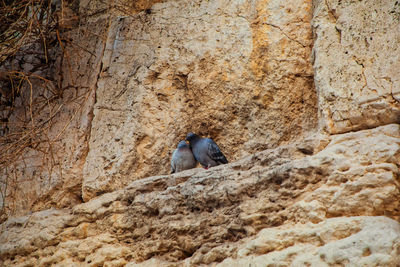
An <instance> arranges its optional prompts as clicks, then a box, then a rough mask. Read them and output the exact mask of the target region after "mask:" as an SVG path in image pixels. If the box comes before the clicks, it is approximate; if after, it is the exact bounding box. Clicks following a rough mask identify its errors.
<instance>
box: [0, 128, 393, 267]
mask: <svg viewBox="0 0 400 267" xmlns="http://www.w3.org/2000/svg"><path fill="white" fill-rule="evenodd" d="M320 138H321V139H320V141H318V142H314V143H313V144H307V143H304V142H301V143H294V144H292V145H288V146H281V147H278V148H276V149H270V150H266V151H263V152H259V153H256V154H254V155H252V156H249V157H247V158H244V159H242V160H240V161H237V162H234V163H231V164H228V165H223V166H218V167H214V168H211V169H210V170H202V169H192V170H188V171H184V172H181V173H178V174H174V175H168V176H155V177H150V178H146V179H142V180H138V181H135V182H133V183H131V184H130V185H129V186H127V187H125V188H124V189H121V190H117V191H114V192H112V193H107V194H104V195H102V196H100V197H97V198H94V199H92V200H90V201H88V202H87V203H84V204H80V205H77V206H75V207H74V208H73V209H72V210H64V211H54V210H53V211H51V210H50V211H43V212H39V213H34V214H32V215H31V216H27V217H22V218H15V219H12V220H11V219H10V220H9V221H8V222H7V223H4V224H3V225H2V232H1V235H0V241H1V242H0V243H1V245H0V255H1V258H2V259H4V264H5V265H17V264H20V265H21V266H23V265H27V264H33V265H37V264H45V263H51V264H68V265H71V266H73V265H79V264H86V265H88V266H97V265H102V264H106V263H107V264H109V265H110V266H119V265H123V264H126V263H130V265H132V266H134V264H135V263H140V262H144V263H143V264H148V265H150V266H151V264H168V265H166V266H169V264H172V266H173V265H174V264H176V265H182V264H185V265H188V266H190V265H198V264H211V263H215V262H221V265H223V266H225V265H226V266H228V265H230V264H231V263H233V262H237V263H238V264H242V263H254V264H261V263H262V262H264V261H266V262H268V261H270V262H273V261H277V262H279V263H281V264H283V265H285V264H289V265H290V264H307V263H310V264H324V265H326V266H329V265H334V264H339V263H342V264H350V265H351V264H355V263H356V262H363V263H365V264H367V265H371V266H382V265H385V264H389V266H390V264H392V263H394V262H397V261H398V259H399V252H398V248H399V246H400V243H399V242H400V241H399V240H400V239H399V238H398V236H399V235H400V226H399V223H398V222H396V221H395V220H393V219H396V220H398V218H399V215H400V210H399V204H400V191H399V184H398V182H399V181H398V178H397V177H398V175H399V170H398V162H399V155H400V154H399V151H400V127H399V125H396V124H392V125H388V126H383V127H378V128H375V129H371V130H365V131H359V132H356V133H348V134H342V135H336V136H331V137H329V139H330V141H329V140H328V139H325V137H322V136H321V137H320ZM328 142H329V143H328ZM321 144H322V146H321ZM324 144H325V145H324ZM304 147H308V150H307V151H309V153H307V154H312V155H307V154H304V153H303V152H304ZM301 151H303V152H301ZM380 215H386V216H388V217H391V218H392V219H389V218H387V217H377V216H380ZM43 216H45V219H42V220H40V218H42V217H43ZM348 216H353V217H348ZM368 216H369V217H368ZM333 217H335V218H333ZM47 224H49V225H47ZM27 225H29V227H27ZM50 225H51V228H49V229H47V228H48V227H49V226H50ZM385 233H386V234H385ZM22 236H29V238H28V239H26V241H25V240H24V238H22ZM372 240H373V242H372ZM150 258H152V259H151V260H149V259H150Z"/></svg>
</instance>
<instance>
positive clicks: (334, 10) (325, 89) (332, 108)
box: [313, 0, 400, 134]
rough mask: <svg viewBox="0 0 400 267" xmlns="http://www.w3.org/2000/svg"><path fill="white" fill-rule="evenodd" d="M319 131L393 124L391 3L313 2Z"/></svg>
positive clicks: (396, 33)
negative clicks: (321, 129) (320, 129)
mask: <svg viewBox="0 0 400 267" xmlns="http://www.w3.org/2000/svg"><path fill="white" fill-rule="evenodd" d="M314 7H315V8H314V18H313V28H314V34H315V43H314V59H315V62H314V68H315V85H316V89H317V91H318V104H319V109H320V119H321V127H322V128H324V129H325V130H326V131H328V132H329V133H333V134H335V133H342V132H348V131H353V130H359V129H366V128H371V127H376V126H378V125H384V124H388V123H393V122H396V123H398V122H399V117H400V111H399V109H400V102H399V101H400V97H399V89H400V73H399V71H398V70H399V69H400V46H399V41H400V27H399V18H400V6H399V2H397V1H358V2H357V1H341V0H338V1H336V0H329V1H322V0H321V1H319V0H317V1H314Z"/></svg>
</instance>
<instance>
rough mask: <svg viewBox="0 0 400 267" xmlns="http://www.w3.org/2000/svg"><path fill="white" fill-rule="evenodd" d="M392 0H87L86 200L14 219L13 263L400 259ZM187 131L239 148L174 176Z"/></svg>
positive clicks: (5, 229) (0, 234)
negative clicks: (89, 107)
mask: <svg viewBox="0 0 400 267" xmlns="http://www.w3.org/2000/svg"><path fill="white" fill-rule="evenodd" d="M396 3H397V2H396ZM396 3H393V2H392V1H378V2H376V1H361V2H354V1H333V0H332V1H331V0H328V1H319V0H315V1H313V2H312V3H311V1H297V0H291V1H279V0H276V1H275V0H274V1H257V0H253V1H245V0H241V1H205V0H203V1H179V0H176V1H136V2H127V1H114V2H109V3H108V2H107V3H103V4H99V2H96V1H82V2H81V8H83V7H85V8H87V12H88V14H91V15H90V16H88V18H87V22H86V23H87V24H86V25H85V29H87V32H88V33H92V31H90V29H96V30H97V31H98V32H97V33H98V34H97V35H96V34H92V35H89V36H91V38H92V39H87V43H88V44H89V43H90V44H91V46H90V47H91V49H94V47H96V50H95V53H94V54H93V55H92V54H90V53H89V55H92V56H93V57H91V56H89V55H88V57H87V58H84V59H82V60H81V59H80V58H79V57H76V58H75V59H76V64H77V65H75V67H74V69H75V68H76V69H78V70H80V71H82V72H80V74H79V75H78V76H79V77H80V79H82V82H86V84H89V85H90V87H91V88H94V89H93V91H92V92H94V93H93V95H91V96H93V97H95V99H93V103H94V107H93V113H92V114H91V113H89V114H88V115H87V116H86V117H84V116H83V117H82V119H84V118H88V120H85V121H86V122H88V123H89V122H90V123H89V126H88V127H89V128H91V131H90V135H88V138H87V139H86V141H87V142H88V148H87V150H88V154H87V156H86V157H85V156H82V157H81V160H80V161H79V162H80V163H79V164H77V168H78V169H79V170H80V172H81V173H80V175H81V176H80V177H81V179H77V181H78V182H82V196H83V200H84V201H85V202H86V203H81V204H78V205H76V202H71V203H70V204H68V205H69V207H68V208H64V209H54V208H53V209H47V210H42V211H39V212H34V213H32V214H28V215H25V216H20V217H12V218H9V219H8V220H7V221H6V222H4V223H2V224H1V228H0V259H1V260H0V264H1V265H4V266H10V265H11V266H37V265H39V266H42V265H59V266H82V265H85V266H103V265H104V266H124V265H125V266H198V265H212V266H233V265H238V266H248V265H252V266H253V265H255V266H265V265H268V264H271V265H273V264H275V265H279V266H360V265H364V266H397V265H398V263H399V262H400V242H399V240H400V238H399V236H400V225H399V219H400V217H399V216H400V209H399V207H400V191H399V190H400V184H399V182H400V181H399V160H400V158H399V157H400V153H399V151H400V126H399V124H396V123H394V122H398V104H397V97H396V94H397V93H396V92H397V91H398V89H399V86H398V85H397V84H396V79H397V78H396V77H397V76H396V75H398V73H396V71H395V70H396V66H397V65H396V64H398V62H397V61H396V58H397V57H398V55H397V50H398V46H396V44H395V40H397V39H396V38H397V35H396V34H397V33H398V32H397V31H398V29H399V27H398V26H399V24H400V20H399V16H398V14H400V10H399V7H400V6H399V5H398V4H396ZM372 6H373V7H374V8H372ZM311 18H312V26H313V28H312V29H313V33H314V35H311V24H310V23H311ZM396 18H397V19H396ZM389 29H391V31H389ZM389 32H390V34H388V33H389ZM392 37H393V38H392ZM74 38H78V39H79V38H82V40H84V39H85V38H88V36H85V35H79V34H78V33H77V36H76V37H74ZM371 38H372V39H371ZM82 42H83V43H85V41H82ZM311 47H313V48H312V50H311ZM382 47H384V50H383V49H382ZM311 52H312V55H311ZM311 63H313V68H312V66H311ZM91 64H94V66H96V70H97V72H96V71H94V72H90V73H89V75H88V74H87V73H86V72H85V71H86V70H87V66H88V65H91ZM360 75H361V76H360ZM73 77H74V76H73ZM314 77H315V88H314V85H313V79H314ZM363 79H365V80H364V82H363ZM314 90H315V91H316V94H315V93H314ZM364 98H365V99H366V100H365V99H364ZM363 99H364V100H363ZM316 100H318V102H317V101H316ZM360 101H361V102H360ZM317 109H318V113H317ZM92 115H93V120H91V118H92ZM317 119H318V120H319V126H320V127H319V129H318V127H317V124H316V120H317ZM389 123H393V124H389ZM317 129H318V130H319V131H316V130H317ZM187 131H195V132H198V133H200V134H204V135H209V136H211V137H213V138H214V139H215V140H216V141H217V142H218V143H219V144H220V146H221V148H222V149H223V151H224V152H225V153H226V154H227V155H228V158H229V160H230V162H231V163H230V164H228V165H224V166H218V167H215V168H212V169H210V170H203V169H200V168H197V169H193V170H188V171H185V172H182V173H178V174H174V175H164V174H165V173H166V172H167V171H168V168H169V166H168V165H169V163H168V161H169V155H170V152H171V151H172V148H173V147H174V146H175V145H176V143H177V142H178V141H179V140H180V139H182V138H183V137H184V136H185V134H186V132H187ZM258 150H262V151H259V152H257V151H258ZM153 174H163V175H158V176H152V177H147V178H144V179H140V178H143V177H145V176H150V175H153ZM65 183H67V181H65ZM79 186H80V185H79ZM64 192H66V191H65V190H64V191H63V190H59V191H56V193H57V194H56V193H52V192H50V194H48V197H47V198H44V199H41V200H40V201H39V202H38V204H37V205H36V208H37V209H43V208H45V207H49V206H53V207H57V204H56V203H54V202H55V200H57V199H58V198H57V196H61V197H64V198H65V199H68V197H67V195H66V194H64ZM79 196H80V195H79ZM68 205H66V206H68ZM58 207H63V206H58Z"/></svg>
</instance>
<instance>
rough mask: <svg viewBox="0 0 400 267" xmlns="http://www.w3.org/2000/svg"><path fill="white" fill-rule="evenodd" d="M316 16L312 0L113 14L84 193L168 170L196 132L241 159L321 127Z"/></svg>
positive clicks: (184, 4) (176, 4) (171, 5)
mask: <svg viewBox="0 0 400 267" xmlns="http://www.w3.org/2000/svg"><path fill="white" fill-rule="evenodd" d="M125 2H126V3H127V4H128V2H131V1H125ZM119 3H123V1H120V2H119ZM283 6H285V8H282V7H283ZM177 14H181V15H177ZM310 20H311V1H304V0H293V1H290V2H287V1H273V2H270V3H267V2H266V1H248V0H241V1H199V0H196V1H182V0H176V1H165V2H163V3H158V4H155V5H153V6H152V7H151V12H150V14H148V13H146V12H141V13H137V14H134V15H132V16H127V15H126V14H125V15H123V14H119V15H118V16H116V17H112V23H111V26H110V30H109V34H108V37H107V45H106V49H105V52H104V57H103V59H102V62H103V71H102V74H101V77H100V79H99V81H98V83H97V86H98V90H97V91H96V98H97V102H96V105H95V108H94V119H93V123H92V128H91V137H90V144H89V147H90V150H89V153H88V157H87V159H86V163H85V167H84V177H85V178H84V181H83V199H84V200H85V201H87V200H89V199H91V198H93V197H94V196H97V195H99V194H102V193H104V192H109V191H112V190H115V189H119V188H122V187H123V186H125V185H127V184H128V183H129V182H131V181H133V180H136V179H138V178H143V177H146V176H150V175H159V174H165V173H168V168H169V161H170V156H171V153H172V150H173V148H174V147H176V144H177V143H178V141H179V140H182V139H183V138H184V137H185V136H186V133H187V132H189V131H193V132H196V133H199V134H202V135H205V136H211V137H212V138H213V139H214V140H215V141H216V142H217V143H218V144H219V145H220V147H221V149H222V150H223V151H224V153H225V154H226V155H227V156H228V159H229V160H230V161H234V160H236V159H238V158H240V157H243V156H246V155H249V154H251V153H254V152H256V151H261V150H263V149H266V148H271V147H276V146H277V145H278V144H282V143H285V142H288V141H289V140H293V139H297V138H301V136H302V135H303V134H304V133H305V132H308V131H309V130H310V128H314V126H315V125H316V111H315V107H316V104H315V99H316V96H315V92H314V88H313V78H312V76H313V71H312V67H311V63H310V60H309V56H310V53H311V45H312V39H311V38H312V36H311V31H310Z"/></svg>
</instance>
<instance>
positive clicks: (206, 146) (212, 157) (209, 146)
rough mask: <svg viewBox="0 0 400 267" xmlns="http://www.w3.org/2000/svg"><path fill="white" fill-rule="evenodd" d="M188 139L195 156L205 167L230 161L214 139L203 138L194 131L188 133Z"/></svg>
mask: <svg viewBox="0 0 400 267" xmlns="http://www.w3.org/2000/svg"><path fill="white" fill-rule="evenodd" d="M186 140H187V141H189V143H190V147H191V149H192V152H193V155H194V158H195V159H196V160H197V161H198V162H200V164H201V166H203V168H205V169H208V168H210V167H214V166H217V165H221V164H226V163H228V160H227V159H226V157H225V156H224V154H222V152H221V150H220V149H219V147H218V145H217V144H216V143H215V142H214V141H213V140H212V139H210V138H201V137H199V136H198V135H196V134H194V133H188V134H187V136H186Z"/></svg>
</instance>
